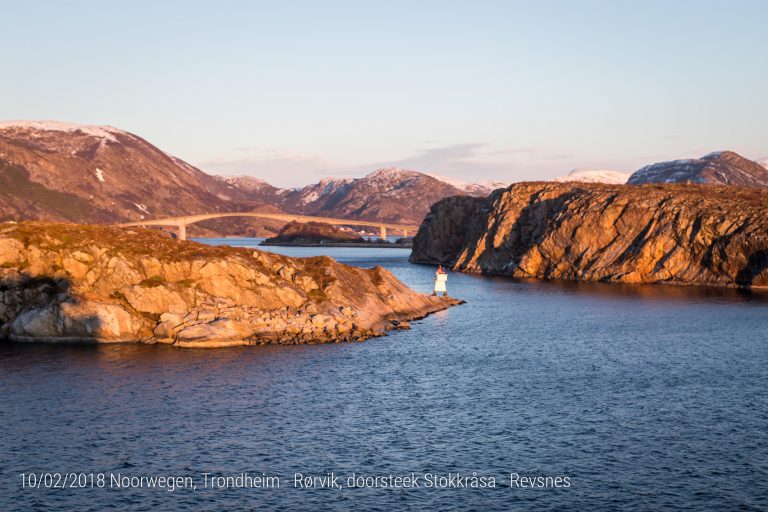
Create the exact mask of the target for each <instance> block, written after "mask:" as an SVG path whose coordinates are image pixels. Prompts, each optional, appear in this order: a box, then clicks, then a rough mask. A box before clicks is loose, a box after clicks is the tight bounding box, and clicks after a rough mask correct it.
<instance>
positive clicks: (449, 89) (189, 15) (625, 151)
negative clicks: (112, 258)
mask: <svg viewBox="0 0 768 512" xmlns="http://www.w3.org/2000/svg"><path fill="white" fill-rule="evenodd" d="M0 13H1V14H0V43H1V44H2V48H3V49H4V51H3V59H2V64H0V98H2V101H1V102H0V119H3V120H11V119H55V120H63V121H73V122H81V123H88V124H110V125H113V126H117V127H119V128H124V129H126V130H129V131H132V132H134V133H136V134H138V135H141V136H142V137H144V138H146V139H147V140H149V141H150V142H152V143H154V144H156V145H158V146H159V147H160V148H162V149H164V150H165V151H168V152H170V153H173V154H175V155H177V156H179V157H181V158H183V159H185V160H188V161H189V162H191V163H193V164H195V165H199V166H201V167H202V168H203V169H204V170H207V171H209V172H219V173H227V174H252V175H255V176H258V177H261V178H264V179H266V180H268V181H270V182H273V183H275V184H278V185H298V184H303V183H308V182H312V181H317V179H318V178H319V177H321V176H323V175H336V176H338V175H353V176H354V175H362V174H365V173H367V172H369V171H371V170H373V169H374V168H376V167H380V166H385V165H399V166H405V167H410V168H415V169H417V170H422V171H426V172H434V173H438V174H444V175H448V176H453V177H461V178H464V179H467V180H471V181H483V180H498V181H516V180H520V179H537V178H548V177H554V176H557V175H560V174H564V173H565V172H567V171H569V170H571V169H573V168H593V169H594V168H610V169H616V170H621V171H633V170H635V169H637V168H638V167H640V166H641V165H643V164H645V163H649V162H653V161H657V160H663V159H671V158H682V157H692V156H700V155H701V154H704V153H707V152H709V151H713V150H718V149H726V148H728V149H733V150H736V151H738V152H740V153H742V154H743V155H744V156H747V157H750V158H760V157H765V156H768V137H766V135H768V129H766V119H768V92H767V91H768V43H767V42H766V41H767V40H766V35H765V26H766V19H768V2H766V1H738V0H735V1H734V0H731V1H727V2H726V1H671V0H667V1H651V2H642V1H633V2H621V1H607V0H606V1H599V2H598V1H594V2H592V1H575V0H574V1H528V2H513V1H499V2H492V1H463V2H455V1H448V0H440V1H434V2H428V1H415V0H411V1H402V2H401V1H392V0H390V1H386V2H381V1H362V0H358V1H348V2H340V1H332V0H326V1H307V2H299V1H289V0H286V1H269V2H266V1H265V2H258V1H250V2H246V1H215V2H214V1H208V2H192V1H178V2H171V1H165V2H161V1H153V2H148V1H147V2H144V1H137V0H132V1H130V2H113V1H106V0H104V1H63V0H62V1H23V2H22V1H18V0H14V1H6V0H0Z"/></svg>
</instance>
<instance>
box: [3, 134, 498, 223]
mask: <svg viewBox="0 0 768 512" xmlns="http://www.w3.org/2000/svg"><path fill="white" fill-rule="evenodd" d="M490 190H491V189H490V188H488V187H485V186H483V185H471V184H465V185H464V186H462V187H456V186H454V185H451V184H450V183H446V182H445V181H442V180H440V179H437V178H435V177H432V176H429V175H426V174H423V173H419V172H416V171H410V170H404V169H397V168H388V169H379V170H377V171H375V172H373V173H371V174H369V175H368V176H365V177H363V178H359V179H350V178H347V179H336V178H326V179H323V180H320V182H318V183H315V184H312V185H308V186H306V187H301V188H296V189H280V188H277V187H274V186H272V185H270V184H269V183H267V182H265V181H263V180H259V179H257V178H252V177H229V176H218V177H214V176H211V175H209V174H206V173H205V172H203V171H202V170H200V169H198V168H196V167H194V166H192V165H190V164H188V163H187V162H184V161H183V160H181V159H179V158H176V157H174V156H171V155H169V154H167V153H165V152H163V151H162V150H160V149H158V148H157V147H155V146H153V145H152V144H150V143H149V142H147V141H146V140H144V139H142V138H141V137H139V136H137V135H135V134H132V133H129V132H127V131H125V130H120V129H118V128H114V127H111V126H92V125H80V124H73V123H63V122H58V121H8V122H2V123H0V221H2V220H45V221H66V222H78V223H119V222H126V221H140V220H142V219H145V218H157V217H168V216H177V215H185V214H193V213H203V212H218V211H221V212H231V211H272V212H280V211H282V212H287V213H297V214H305V215H322V216H329V217H341V218H350V219H365V220H382V221H388V222H396V223H407V224H418V223H419V222H421V220H422V219H423V218H424V215H426V214H427V212H428V211H429V207H430V206H431V205H432V203H434V202H436V201H438V200H440V199H442V198H444V197H447V196H452V195H466V194H470V195H487V194H488V193H489V192H490ZM281 226H282V224H281V223H276V222H275V221H260V220H252V219H238V218H233V219H223V220H222V219H219V220H210V221H205V222H204V223H200V224H195V225H193V226H190V228H191V230H192V231H191V232H190V234H191V235H193V236H194V234H198V235H199V234H214V233H223V234H235V233H237V234H247V235H258V236H264V235H270V234H273V233H275V232H277V231H278V230H279V228H280V227H281Z"/></svg>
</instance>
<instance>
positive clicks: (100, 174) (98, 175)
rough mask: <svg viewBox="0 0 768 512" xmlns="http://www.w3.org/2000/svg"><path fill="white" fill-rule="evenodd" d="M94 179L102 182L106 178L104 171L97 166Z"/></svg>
mask: <svg viewBox="0 0 768 512" xmlns="http://www.w3.org/2000/svg"><path fill="white" fill-rule="evenodd" d="M96 179H97V180H99V181H100V182H102V183H104V182H105V181H107V180H105V179H104V171H102V170H101V169H99V168H98V167H97V168H96Z"/></svg>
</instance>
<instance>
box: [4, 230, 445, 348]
mask: <svg viewBox="0 0 768 512" xmlns="http://www.w3.org/2000/svg"><path fill="white" fill-rule="evenodd" d="M457 303H458V301H456V300H453V299H444V298H442V297H440V298H437V297H431V296H428V295H424V294H420V293H416V292H414V291H412V290H410V289H409V288H407V287H406V286H405V285H403V284H402V283H401V282H400V281H398V280H397V279H396V278H395V277H394V276H393V275H392V274H391V273H389V272H388V271H386V270H385V269H383V268H380V267H375V268H372V269H361V268H357V267H349V266H346V265H341V264H339V263H337V262H335V261H334V260H332V259H330V258H326V257H317V258H304V259H293V258H287V257H284V256H279V255H275V254H270V253H265V252H261V251H256V252H253V251H248V250H244V249H235V248H230V247H211V246H206V245H202V244H197V243H194V242H178V241H174V240H172V239H169V238H167V237H164V236H162V235H160V234H159V233H157V232H154V231H152V230H144V229H142V230H127V229H119V228H108V227H100V226H77V225H64V224H41V223H24V224H0V338H5V339H11V340H15V341H49V342H60V341H88V342H117V341H143V342H146V343H156V342H160V343H172V344H175V345H177V346H184V347H217V346H230V345H244V344H245V345H248V344H264V343H281V344H296V343H323V342H336V341H353V340H363V339H366V338H368V337H371V336H378V335H382V334H384V333H385V331H386V330H388V329H393V328H403V327H405V326H407V321H408V320H411V319H416V318H421V317H423V316H425V315H427V314H429V313H432V312H434V311H438V310H441V309H445V308H447V307H449V306H451V305H454V304H457Z"/></svg>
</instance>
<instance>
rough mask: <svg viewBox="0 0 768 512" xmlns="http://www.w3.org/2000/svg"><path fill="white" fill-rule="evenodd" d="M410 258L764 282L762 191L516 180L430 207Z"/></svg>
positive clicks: (494, 268)
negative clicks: (482, 195)
mask: <svg viewBox="0 0 768 512" xmlns="http://www.w3.org/2000/svg"><path fill="white" fill-rule="evenodd" d="M411 261H413V262H417V263H441V264H444V265H448V266H450V267H451V268H453V269H454V270H458V271H466V272H482V273H491V274H502V275H508V276H514V277H536V278H548V279H569V280H588V281H607V282H624V283H667V284H689V285H715V286H730V287H738V286H754V287H766V286H768V193H767V192H764V191H760V190H755V189H747V188H737V187H719V186H711V185H710V186H705V185H698V186H696V185H688V186H685V185H643V186H628V185H601V184H579V183H519V184H516V185H512V186H511V187H509V188H507V189H502V190H497V191H495V192H494V193H493V194H491V195H490V197H489V198H488V199H487V200H481V199H475V198H461V197H453V198H449V199H445V200H443V201H440V202H438V203H437V204H435V205H433V206H432V209H431V211H430V213H429V215H428V216H427V217H426V219H425V220H424V222H423V224H422V225H421V227H420V229H419V232H418V234H417V235H416V238H415V239H414V247H413V253H412V255H411Z"/></svg>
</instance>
